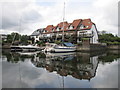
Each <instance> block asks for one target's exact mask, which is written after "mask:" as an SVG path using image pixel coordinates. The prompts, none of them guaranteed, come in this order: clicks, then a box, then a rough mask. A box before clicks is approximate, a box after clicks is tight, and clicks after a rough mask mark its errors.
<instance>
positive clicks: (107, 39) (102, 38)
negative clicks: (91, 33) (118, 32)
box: [99, 33, 120, 44]
mask: <svg viewBox="0 0 120 90" xmlns="http://www.w3.org/2000/svg"><path fill="white" fill-rule="evenodd" d="M99 42H101V43H107V44H120V37H118V36H114V35H113V34H111V33H105V34H102V35H99Z"/></svg>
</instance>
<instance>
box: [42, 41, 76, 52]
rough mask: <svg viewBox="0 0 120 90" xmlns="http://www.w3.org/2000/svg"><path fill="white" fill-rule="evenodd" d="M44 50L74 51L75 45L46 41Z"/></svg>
mask: <svg viewBox="0 0 120 90" xmlns="http://www.w3.org/2000/svg"><path fill="white" fill-rule="evenodd" d="M43 51H44V52H56V53H57V52H58V53H59V52H73V51H76V46H75V45H73V44H72V43H63V44H62V45H57V44H55V43H46V47H45V49H44V50H43Z"/></svg>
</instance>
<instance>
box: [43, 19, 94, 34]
mask: <svg viewBox="0 0 120 90" xmlns="http://www.w3.org/2000/svg"><path fill="white" fill-rule="evenodd" d="M63 24H64V31H68V30H70V29H69V27H70V26H71V25H72V26H73V29H72V30H77V28H78V26H80V25H83V26H84V27H83V29H80V28H79V30H89V29H91V27H92V25H93V24H94V23H93V22H91V19H76V20H74V21H73V22H72V23H68V22H67V21H65V22H60V23H59V24H57V26H53V25H48V26H47V27H46V28H45V29H44V30H46V31H47V32H45V34H48V33H51V32H57V30H56V29H57V27H58V28H60V31H62V28H63ZM53 30H54V31H53Z"/></svg>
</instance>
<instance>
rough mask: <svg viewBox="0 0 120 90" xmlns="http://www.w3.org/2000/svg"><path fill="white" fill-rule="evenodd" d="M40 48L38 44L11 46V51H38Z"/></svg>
mask: <svg viewBox="0 0 120 90" xmlns="http://www.w3.org/2000/svg"><path fill="white" fill-rule="evenodd" d="M36 50H40V48H39V47H36V46H29V45H28V46H11V51H36Z"/></svg>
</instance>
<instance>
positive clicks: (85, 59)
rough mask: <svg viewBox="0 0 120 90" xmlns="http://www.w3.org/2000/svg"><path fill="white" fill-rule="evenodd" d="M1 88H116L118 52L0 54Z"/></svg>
mask: <svg viewBox="0 0 120 90" xmlns="http://www.w3.org/2000/svg"><path fill="white" fill-rule="evenodd" d="M1 57H2V88H118V61H119V60H120V52H119V51H116V50H112V51H101V52H100V51H99V52H71V53H53V54H51V53H43V52H10V51H8V50H3V51H2V56H1Z"/></svg>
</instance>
